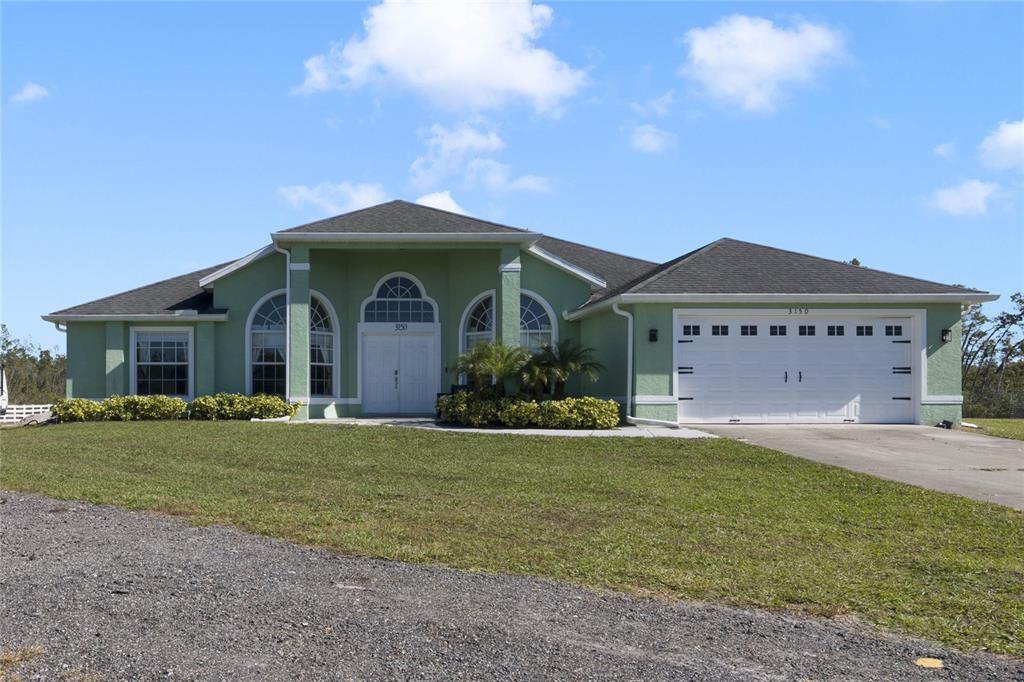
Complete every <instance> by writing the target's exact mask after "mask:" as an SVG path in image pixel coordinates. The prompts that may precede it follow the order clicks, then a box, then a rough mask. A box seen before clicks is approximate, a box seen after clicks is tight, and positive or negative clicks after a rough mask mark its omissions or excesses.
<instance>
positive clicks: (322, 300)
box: [245, 289, 342, 402]
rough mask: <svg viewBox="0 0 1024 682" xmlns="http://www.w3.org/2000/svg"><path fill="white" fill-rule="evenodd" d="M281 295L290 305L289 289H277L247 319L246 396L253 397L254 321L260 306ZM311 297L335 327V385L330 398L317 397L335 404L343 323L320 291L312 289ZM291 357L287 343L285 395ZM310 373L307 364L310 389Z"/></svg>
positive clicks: (253, 309)
mask: <svg viewBox="0 0 1024 682" xmlns="http://www.w3.org/2000/svg"><path fill="white" fill-rule="evenodd" d="M281 294H284V295H285V305H286V306H287V303H288V290H287V289H275V290H274V291H271V292H269V293H267V294H264V295H263V296H261V297H260V299H259V300H258V301H256V303H254V304H253V306H252V308H250V309H249V316H248V317H247V318H246V319H245V394H246V395H252V321H253V319H254V318H255V317H256V311H258V310H259V309H260V306H262V305H263V304H264V303H266V302H267V301H269V300H270V299H272V298H274V297H275V296H280V295H281ZM309 295H310V297H311V298H312V297H313V296H316V297H317V298H318V299H320V303H322V304H323V306H324V308H326V309H327V315H328V317H330V318H331V324H332V325H333V326H334V334H333V336H334V338H333V348H332V351H333V353H334V371H333V372H332V374H333V376H332V377H331V380H332V381H331V383H332V384H333V385H332V387H331V391H332V393H331V395H329V396H326V395H318V396H316V400H317V402H320V401H330V402H334V401H335V400H336V396H338V395H339V394H340V393H341V370H340V368H341V364H342V363H341V322H340V321H339V319H338V313H337V312H336V311H335V310H334V306H333V305H332V304H331V300H330V299H329V298H327V296H325V295H324V294H323V293H321V292H320V291H317V290H316V289H310V290H309ZM286 310H288V308H286ZM308 334H309V332H308V331H307V339H308ZM288 337H289V328H288V322H287V316H286V318H285V339H286V340H287V339H288ZM290 355H291V346H290V345H289V344H288V343H286V344H285V357H284V374H285V393H288V384H289V381H288V373H289V371H290V368H291V357H290ZM309 372H310V368H309V363H308V362H307V367H306V386H307V387H309V385H310V376H309Z"/></svg>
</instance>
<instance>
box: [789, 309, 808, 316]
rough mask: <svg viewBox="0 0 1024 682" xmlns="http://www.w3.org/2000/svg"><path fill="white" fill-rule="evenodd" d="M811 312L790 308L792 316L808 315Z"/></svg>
mask: <svg viewBox="0 0 1024 682" xmlns="http://www.w3.org/2000/svg"><path fill="white" fill-rule="evenodd" d="M809 312H811V310H810V308H790V309H789V314H790V315H806V314H808V313H809Z"/></svg>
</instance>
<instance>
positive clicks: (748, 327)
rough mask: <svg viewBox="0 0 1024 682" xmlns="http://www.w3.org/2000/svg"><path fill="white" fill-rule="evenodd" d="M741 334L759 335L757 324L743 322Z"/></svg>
mask: <svg viewBox="0 0 1024 682" xmlns="http://www.w3.org/2000/svg"><path fill="white" fill-rule="evenodd" d="M740 336H757V325H756V324H741V325H740Z"/></svg>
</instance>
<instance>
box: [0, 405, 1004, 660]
mask: <svg viewBox="0 0 1024 682" xmlns="http://www.w3.org/2000/svg"><path fill="white" fill-rule="evenodd" d="M0 446H2V453H3V459H2V467H0V486H2V487H3V488H7V489H17V490H24V491H32V492H38V493H44V494H47V495H51V496H54V497H59V498H74V499H84V500H89V501H91V502H97V503H107V504H116V505H121V506H125V507H131V508H144V509H152V510H157V511H161V512H166V513H170V514H176V515H181V516H184V517H187V518H188V519H189V520H191V521H192V522H194V523H198V524H207V523H214V522H217V523H228V524H233V525H236V526H238V527H241V528H244V529H246V530H249V531H253V532H257V533H264V534H267V535H273V536H278V537H283V538H288V539H290V540H294V541H297V542H302V543H307V544H311V545H319V546H322V547H326V548H329V549H332V550H335V551H337V552H342V553H353V554H366V555H372V556H380V557H387V558H392V559H402V560H405V561H418V562H428V563H438V564H447V565H449V566H455V567H459V568H464V569H471V570H487V571H497V572H505V573H525V574H532V575H541V576H549V577H552V578H558V579H562V580H568V581H571V582H575V583H579V584H581V585H587V586H597V587H611V588H614V589H618V590H624V591H629V592H634V593H640V594H659V595H665V596H671V597H685V598H692V599H700V600H707V601H714V602H724V603H730V604H752V605H758V606H765V607H770V608H788V609H795V610H800V611H805V612H810V613H818V614H826V615H829V614H837V613H854V614H857V615H859V616H861V617H862V618H864V619H866V620H868V621H869V622H872V623H875V624H878V625H881V626H884V627H888V628H892V629H895V630H900V631H903V632H908V633H912V634H916V635H919V636H923V637H926V638H930V639H933V640H939V641H942V642H945V643H948V644H950V645H953V646H956V647H959V648H962V649H990V650H994V651H1001V652H1006V653H1013V654H1017V655H1024V600H1022V599H1021V596H1022V585H1024V514H1022V513H1021V512H1017V511H1013V510H1011V509H1008V508H1004V507H999V506H996V505H991V504H985V503H981V502H975V501H972V500H969V499H966V498H962V497H956V496H953V495H946V494H942V493H936V492H930V491H926V490H922V489H919V488H914V487H911V486H907V485H902V484H899V483H892V482H889V481H883V480H881V479H878V478H873V477H871V476H866V475H862V474H857V473H852V472H849V471H845V470H843V469H837V468H832V467H827V466H823V465H820V464H816V463H813V462H809V461H806V460H802V459H797V458H795V457H790V456H788V455H784V454H781V453H778V452H773V451H771V450H767V449H764V448H760V447H755V446H752V445H746V444H743V443H739V442H736V441H732V440H726V439H717V440H711V439H709V440H691V441H683V440H675V439H626V438H572V439H568V438H566V439H555V438H540V437H534V436H524V437H516V436H502V435H493V436H492V435H478V434H455V433H437V432H426V431H420V430H411V429H400V428H388V427H351V426H350V427H343V426H296V425H288V424H249V423H224V422H206V423H201V422H192V423H189V422H180V423H167V422H165V423H158V422H149V423H127V424H125V423H92V424H71V425H63V426H51V427H42V428H24V429H17V430H7V431H3V432H2V435H0Z"/></svg>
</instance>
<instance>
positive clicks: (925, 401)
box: [921, 395, 964, 405]
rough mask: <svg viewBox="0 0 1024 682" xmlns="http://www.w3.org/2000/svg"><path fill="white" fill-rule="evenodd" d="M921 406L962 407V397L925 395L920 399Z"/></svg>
mask: <svg viewBox="0 0 1024 682" xmlns="http://www.w3.org/2000/svg"><path fill="white" fill-rule="evenodd" d="M921 404H922V405H963V404H964V397H963V396H962V395H926V396H925V397H923V398H921Z"/></svg>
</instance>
